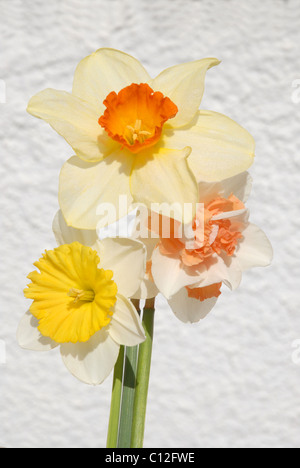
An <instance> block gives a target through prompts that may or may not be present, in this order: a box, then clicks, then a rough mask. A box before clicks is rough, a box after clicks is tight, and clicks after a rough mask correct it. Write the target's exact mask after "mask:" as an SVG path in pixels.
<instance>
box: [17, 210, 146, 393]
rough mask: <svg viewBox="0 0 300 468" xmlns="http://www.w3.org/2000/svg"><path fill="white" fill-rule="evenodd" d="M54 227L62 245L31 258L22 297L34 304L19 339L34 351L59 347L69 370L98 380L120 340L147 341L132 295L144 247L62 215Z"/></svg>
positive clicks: (128, 342) (111, 364)
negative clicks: (69, 222)
mask: <svg viewBox="0 0 300 468" xmlns="http://www.w3.org/2000/svg"><path fill="white" fill-rule="evenodd" d="M54 227H55V234H56V238H57V239H58V241H59V243H62V245H60V246H59V247H58V248H56V249H54V250H53V251H46V252H45V254H44V255H43V257H42V258H41V259H40V260H39V261H38V262H36V263H35V266H36V267H37V269H38V270H39V271H34V272H32V273H31V274H30V275H29V276H28V278H29V279H30V280H31V283H30V284H29V285H28V288H27V289H26V290H25V296H26V297H27V298H29V299H31V300H33V303H32V305H31V307H30V309H29V311H28V312H27V313H26V314H25V316H24V317H23V319H22V320H21V322H20V325H19V328H18V341H19V344H20V345H21V346H22V347H23V348H26V349H31V350H36V351H47V350H50V349H53V348H55V347H57V346H60V350H61V356H62V359H63V362H64V363H65V365H66V367H67V368H68V369H69V371H70V372H71V373H72V374H73V375H74V376H75V377H77V378H78V379H79V380H81V381H83V382H85V383H88V384H92V385H98V384H100V383H101V382H103V380H104V379H105V378H106V377H107V376H108V375H109V374H110V372H111V371H112V369H113V367H114V365H115V363H116V360H117V358H118V354H119V348H120V345H125V346H135V345H137V344H139V343H141V342H143V341H144V339H145V334H144V330H143V326H142V324H141V321H140V318H139V315H138V314H137V312H136V310H135V308H134V306H133V305H132V303H131V302H130V300H129V298H130V297H132V296H133V295H134V293H135V292H136V291H137V290H138V288H139V286H140V282H141V279H142V278H143V276H144V270H145V248H144V246H143V245H142V244H141V243H140V242H136V241H133V240H130V239H113V238H107V239H105V240H103V241H101V242H100V241H97V240H96V236H95V235H94V233H90V232H84V231H81V232H80V231H79V232H77V231H76V230H74V229H72V228H68V227H67V226H66V225H65V224H64V222H63V220H62V217H61V214H59V215H58V216H57V217H56V220H55V225H54ZM75 238H79V239H80V240H81V241H82V242H84V244H85V245H84V244H82V243H80V242H78V241H75V242H74V240H75ZM69 241H71V243H66V242H69ZM91 245H92V247H91Z"/></svg>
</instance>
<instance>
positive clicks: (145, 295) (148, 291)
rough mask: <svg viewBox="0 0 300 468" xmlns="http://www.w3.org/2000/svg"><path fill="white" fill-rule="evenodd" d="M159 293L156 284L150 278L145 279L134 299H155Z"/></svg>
mask: <svg viewBox="0 0 300 468" xmlns="http://www.w3.org/2000/svg"><path fill="white" fill-rule="evenodd" d="M158 293H159V290H158V288H157V286H156V285H155V283H154V282H153V281H152V280H151V279H149V278H148V277H145V278H144V279H143V280H142V282H141V284H140V287H139V289H138V290H137V292H136V293H135V294H134V295H133V296H132V299H140V300H143V299H152V298H153V297H156V296H157V295H158Z"/></svg>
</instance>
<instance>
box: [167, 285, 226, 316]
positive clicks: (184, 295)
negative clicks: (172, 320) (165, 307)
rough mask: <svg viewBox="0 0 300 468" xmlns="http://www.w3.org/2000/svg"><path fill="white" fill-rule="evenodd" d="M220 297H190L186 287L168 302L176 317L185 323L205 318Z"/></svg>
mask: <svg viewBox="0 0 300 468" xmlns="http://www.w3.org/2000/svg"><path fill="white" fill-rule="evenodd" d="M217 300H218V298H217V297H212V298H211V299H206V300H205V301H202V302H201V301H199V300H197V299H194V298H192V297H188V292H187V290H186V288H183V289H181V290H180V291H179V292H178V293H177V294H175V296H173V297H172V298H171V299H170V300H169V301H168V302H169V305H170V307H171V309H172V310H173V312H174V314H175V315H176V317H177V318H178V319H179V320H181V321H182V322H184V323H196V322H199V320H202V319H204V318H205V317H206V316H207V314H208V313H209V312H210V311H211V309H212V308H213V307H214V305H215V304H216V302H217Z"/></svg>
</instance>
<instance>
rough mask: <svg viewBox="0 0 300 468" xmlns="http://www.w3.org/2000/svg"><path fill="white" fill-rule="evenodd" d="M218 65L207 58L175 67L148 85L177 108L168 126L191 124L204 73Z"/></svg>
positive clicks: (165, 71) (199, 101) (201, 94)
mask: <svg viewBox="0 0 300 468" xmlns="http://www.w3.org/2000/svg"><path fill="white" fill-rule="evenodd" d="M219 63H220V62H219V60H217V59H215V58H207V59H203V60H197V61H195V62H189V63H183V64H181V65H175V66H174V67H170V68H167V69H166V70H164V71H163V72H162V73H160V75H158V76H157V77H156V78H155V79H154V80H153V81H152V82H151V83H150V86H151V87H152V88H153V90H154V91H161V92H162V93H163V94H164V95H165V96H168V97H169V98H170V99H171V100H172V101H173V102H174V104H176V105H177V107H178V113H177V115H176V117H175V118H174V119H172V120H170V122H168V124H169V125H170V126H172V127H173V128H175V127H182V126H184V125H187V124H189V123H190V122H191V120H192V119H193V118H194V116H195V114H196V112H197V110H198V109H199V106H200V104H201V100H202V96H203V93H204V81H205V75H206V72H207V70H208V69H209V68H211V67H213V66H215V65H218V64H219ZM186 145H189V143H186ZM186 145H183V146H186ZM170 148H172V146H171V147H170Z"/></svg>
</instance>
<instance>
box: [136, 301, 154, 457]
mask: <svg viewBox="0 0 300 468" xmlns="http://www.w3.org/2000/svg"><path fill="white" fill-rule="evenodd" d="M154 313H155V307H154V300H150V301H147V302H146V306H145V309H144V314H143V325H144V329H145V333H146V341H144V343H142V344H141V345H140V348H139V359H138V367H137V375H136V391H135V399H134V408H133V422H132V437H131V448H142V447H143V443H144V433H145V421H146V409H147V398H148V388H149V379H150V367H151V357H152V344H153V331H154Z"/></svg>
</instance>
